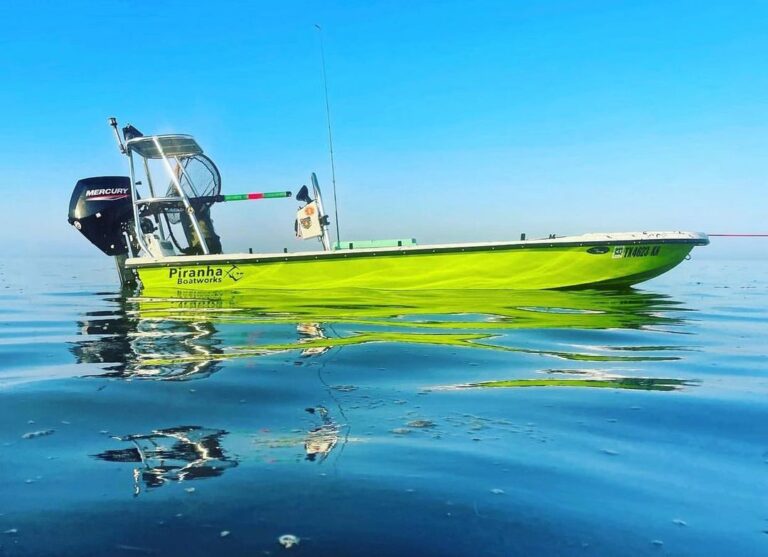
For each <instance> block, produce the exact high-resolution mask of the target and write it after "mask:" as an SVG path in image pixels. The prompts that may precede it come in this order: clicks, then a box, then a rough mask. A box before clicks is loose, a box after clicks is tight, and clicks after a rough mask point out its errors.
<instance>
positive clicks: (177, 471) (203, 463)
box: [94, 426, 237, 495]
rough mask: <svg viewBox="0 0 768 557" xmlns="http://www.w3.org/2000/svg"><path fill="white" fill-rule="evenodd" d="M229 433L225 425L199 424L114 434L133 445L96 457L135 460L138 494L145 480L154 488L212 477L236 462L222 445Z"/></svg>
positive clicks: (110, 459) (145, 486)
mask: <svg viewBox="0 0 768 557" xmlns="http://www.w3.org/2000/svg"><path fill="white" fill-rule="evenodd" d="M226 434H227V432H226V431H224V430H223V429H207V428H204V427H200V426H179V427H172V428H168V429H156V430H154V431H152V432H151V433H147V434H134V435H125V436H121V437H114V439H117V440H118V441H123V442H125V443H129V444H131V445H132V446H131V447H128V448H125V449H114V450H107V451H104V452H102V453H99V454H97V455H94V457H95V458H98V459H101V460H106V461H109V462H131V463H136V465H137V467H136V468H134V469H133V483H134V487H133V489H134V495H139V493H141V491H142V484H143V485H144V488H145V489H151V488H156V487H160V486H162V485H165V484H167V483H173V482H187V481H191V480H200V479H205V478H213V477H217V476H220V475H221V474H223V473H224V471H225V470H228V469H229V468H234V467H235V466H237V461H236V460H234V459H231V458H229V457H227V456H226V455H225V453H224V450H223V449H222V448H221V440H222V438H223V437H224V436H225V435H226Z"/></svg>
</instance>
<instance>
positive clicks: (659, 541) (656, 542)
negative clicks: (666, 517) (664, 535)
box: [651, 540, 664, 547]
mask: <svg viewBox="0 0 768 557" xmlns="http://www.w3.org/2000/svg"><path fill="white" fill-rule="evenodd" d="M651 543H652V544H653V545H655V546H656V547H661V546H662V545H664V542H663V541H661V540H651Z"/></svg>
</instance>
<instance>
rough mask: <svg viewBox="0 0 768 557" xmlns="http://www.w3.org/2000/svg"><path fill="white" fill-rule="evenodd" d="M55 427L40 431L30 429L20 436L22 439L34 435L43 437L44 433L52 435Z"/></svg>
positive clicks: (30, 437) (31, 437) (33, 436)
mask: <svg viewBox="0 0 768 557" xmlns="http://www.w3.org/2000/svg"><path fill="white" fill-rule="evenodd" d="M55 431H56V430H55V429H41V430H40V431H30V432H29V433H25V434H24V435H22V436H21V438H22V439H34V438H35V437H45V436H46V435H53V433H54V432H55Z"/></svg>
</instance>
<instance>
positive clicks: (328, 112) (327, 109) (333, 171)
mask: <svg viewBox="0 0 768 557" xmlns="http://www.w3.org/2000/svg"><path fill="white" fill-rule="evenodd" d="M315 29H317V33H318V34H319V35H320V61H321V62H322V65H323V87H324V89H325V117H326V120H327V121H328V150H329V152H330V155H331V181H332V183H333V215H334V218H335V220H336V242H337V243H339V244H341V234H340V233H339V204H338V202H337V201H336V165H335V164H334V163H333V134H332V133H331V105H330V104H329V103H328V77H327V75H326V73H325V48H324V47H323V28H322V27H320V26H319V25H318V24H315Z"/></svg>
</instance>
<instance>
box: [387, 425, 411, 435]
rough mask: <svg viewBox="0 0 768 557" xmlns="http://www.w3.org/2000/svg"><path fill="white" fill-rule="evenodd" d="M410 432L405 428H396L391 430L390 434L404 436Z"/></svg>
mask: <svg viewBox="0 0 768 557" xmlns="http://www.w3.org/2000/svg"><path fill="white" fill-rule="evenodd" d="M410 432H411V430H410V429H408V428H407V427H396V428H395V429H393V430H392V433H395V434H397V435H406V434H408V433H410Z"/></svg>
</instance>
